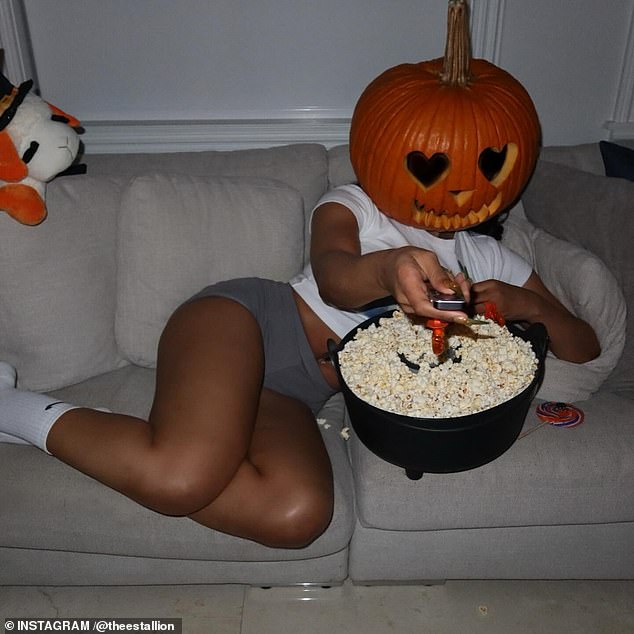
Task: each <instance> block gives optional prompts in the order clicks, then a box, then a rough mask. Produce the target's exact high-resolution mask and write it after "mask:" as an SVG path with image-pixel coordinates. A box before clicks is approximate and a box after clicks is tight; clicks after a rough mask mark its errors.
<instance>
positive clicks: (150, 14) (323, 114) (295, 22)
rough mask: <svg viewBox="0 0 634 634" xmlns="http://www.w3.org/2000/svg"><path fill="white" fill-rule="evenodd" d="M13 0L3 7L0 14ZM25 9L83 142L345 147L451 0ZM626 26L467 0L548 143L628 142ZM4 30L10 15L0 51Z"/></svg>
mask: <svg viewBox="0 0 634 634" xmlns="http://www.w3.org/2000/svg"><path fill="white" fill-rule="evenodd" d="M18 2H19V0H0V10H1V9H2V6H3V5H5V6H6V5H9V6H11V5H15V4H16V3H18ZM23 2H24V7H25V15H26V21H27V23H28V24H27V26H28V30H29V32H30V39H31V43H32V55H33V64H34V69H33V70H34V73H36V75H37V79H38V82H39V86H40V89H41V92H42V95H43V96H44V97H45V98H46V99H48V100H50V101H51V102H53V103H55V104H56V105H58V106H60V107H61V108H63V109H66V110H68V111H69V112H71V113H72V114H74V115H76V116H78V117H79V118H80V119H82V121H83V122H84V124H85V126H86V129H87V133H86V135H84V141H85V142H86V145H87V146H88V148H89V149H90V150H91V151H121V150H129V151H133V150H139V149H142V150H144V151H152V150H161V149H190V148H201V149H202V148H203V147H238V146H241V145H247V146H248V145H250V146H255V145H271V144H275V143H279V142H290V141H300V140H309V141H311V140H314V141H322V142H325V143H326V144H329V145H332V144H335V143H338V142H345V140H346V138H347V128H348V121H349V117H350V115H351V113H352V110H353V108H354V104H355V102H356V99H357V97H358V95H359V94H360V92H361V90H362V89H363V87H364V86H365V85H366V84H367V83H368V82H369V81H370V80H371V79H373V78H374V77H375V76H376V75H377V74H378V73H380V72H381V71H382V70H384V69H385V68H388V67H390V66H392V65H394V64H398V63H401V62H408V61H419V60H422V59H429V58H431V57H438V56H440V55H442V53H443V50H444V38H445V22H446V7H447V3H446V0H23ZM0 17H1V16H0ZM633 22H634V0H608V1H606V0H574V1H571V0H531V1H530V2H527V1H526V0H472V24H473V47H474V53H475V54H476V56H485V57H488V58H489V59H492V60H493V61H494V62H495V63H497V64H499V65H500V66H502V67H504V68H506V69H507V70H509V71H510V72H511V73H513V74H514V75H515V76H516V77H517V78H518V79H519V80H520V81H522V83H524V85H525V86H526V88H527V89H528V90H529V92H530V93H531V95H532V96H533V99H534V101H535V103H536V106H537V109H538V112H539V114H540V118H541V121H542V127H543V132H544V143H545V144H547V145H550V144H572V143H580V142H586V141H593V140H597V139H599V138H606V137H607V135H608V131H607V130H606V129H605V128H604V124H605V122H606V121H608V120H614V119H615V120H616V121H617V123H620V124H621V127H620V128H619V129H618V131H619V133H620V135H621V136H624V135H628V136H629V135H630V134H631V135H632V136H634V132H632V130H633V129H634V108H633V106H632V103H633V101H634V96H633V94H632V93H633V92H634V87H633V86H632V79H631V75H633V74H634V65H633V64H634V62H632V60H631V59H630V58H631V57H632V56H634V44H633V43H632V41H633V40H634V33H633V32H632V31H633V27H632V24H633ZM18 26H19V25H18ZM14 31H15V32H18V35H16V39H17V40H18V45H19V47H20V49H21V50H24V51H26V50H27V49H26V47H25V46H24V44H25V42H24V37H23V36H22V35H21V33H20V32H19V29H18V28H16V29H14ZM7 32H9V36H10V35H11V32H10V29H8V28H7V25H6V24H5V25H4V26H3V28H2V29H0V37H2V39H3V45H4V44H5V41H6V40H7V39H10V37H7ZM14 68H16V69H17V70H16V71H15V72H16V73H17V72H24V71H23V70H21V71H20V69H18V67H16V66H14ZM10 70H11V69H10V68H7V71H10ZM8 74H9V76H10V78H11V79H12V80H13V81H15V82H17V81H19V80H21V79H22V77H12V76H11V74H10V72H8ZM617 136H618V135H617Z"/></svg>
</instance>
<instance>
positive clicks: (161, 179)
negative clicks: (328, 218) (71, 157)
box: [115, 174, 304, 367]
mask: <svg viewBox="0 0 634 634" xmlns="http://www.w3.org/2000/svg"><path fill="white" fill-rule="evenodd" d="M303 230H304V209H303V199H302V196H301V194H300V193H299V192H298V191H296V190H294V189H292V188H291V187H289V186H288V185H285V184H284V183H281V182H278V181H273V180H263V179H249V178H229V177H198V176H185V175H176V174H172V175H164V174H163V175H159V174H156V175H147V176H139V177H137V178H135V179H133V180H132V181H131V183H130V184H129V186H128V187H127V189H126V191H125V192H124V194H123V200H122V205H121V215H120V219H119V249H118V262H117V264H118V286H117V308H116V319H115V335H116V339H117V343H118V345H119V348H120V350H121V352H122V354H123V355H124V356H125V357H126V358H127V359H128V360H130V361H131V362H133V363H135V364H137V365H141V366H145V367H153V366H154V365H155V363H156V348H157V344H158V340H159V337H160V335H161V332H162V330H163V327H164V325H165V323H166V321H167V320H168V318H169V317H170V315H171V314H172V312H173V311H174V309H176V308H177V307H178V306H179V305H180V304H181V303H182V302H183V301H185V300H187V299H188V298H189V297H191V296H192V295H193V294H194V293H196V292H198V291H199V290H201V289H202V288H204V287H205V286H207V285H209V284H213V283H214V282H218V281H221V280H226V279H230V278H237V277H250V276H259V277H267V278H270V279H275V280H288V279H290V277H291V276H293V275H294V274H295V273H297V272H298V271H299V270H300V269H301V267H302V262H303V255H304V240H303Z"/></svg>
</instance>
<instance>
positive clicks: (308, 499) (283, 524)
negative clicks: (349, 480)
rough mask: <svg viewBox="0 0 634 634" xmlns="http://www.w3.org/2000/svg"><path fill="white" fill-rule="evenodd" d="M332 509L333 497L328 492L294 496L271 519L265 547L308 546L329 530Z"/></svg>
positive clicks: (318, 491)
mask: <svg viewBox="0 0 634 634" xmlns="http://www.w3.org/2000/svg"><path fill="white" fill-rule="evenodd" d="M333 506H334V503H333V496H332V494H331V493H328V492H326V491H322V490H316V491H311V492H307V491H304V492H302V493H301V494H299V495H295V496H293V497H292V498H291V499H289V500H287V501H286V503H284V504H282V505H280V506H279V507H278V508H277V509H276V511H275V513H273V514H272V515H271V516H270V517H269V518H268V521H267V522H266V529H265V532H266V535H264V536H263V540H262V541H263V543H265V544H266V545H268V546H272V547H275V548H304V547H306V546H308V545H309V544H311V543H312V542H313V541H315V539H317V538H318V537H319V536H320V535H321V534H322V533H323V532H324V531H325V530H326V529H327V528H328V526H329V524H330V521H331V520H332V513H333Z"/></svg>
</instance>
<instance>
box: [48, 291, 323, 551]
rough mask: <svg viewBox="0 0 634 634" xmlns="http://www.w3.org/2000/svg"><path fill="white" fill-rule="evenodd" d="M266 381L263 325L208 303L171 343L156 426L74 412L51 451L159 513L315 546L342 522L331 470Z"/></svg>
mask: <svg viewBox="0 0 634 634" xmlns="http://www.w3.org/2000/svg"><path fill="white" fill-rule="evenodd" d="M262 373H263V359H262V343H261V335H260V331H259V328H258V326H257V323H256V322H255V320H254V319H253V317H252V315H251V314H250V313H249V312H248V311H246V310H245V309H244V308H243V307H242V306H240V305H239V304H237V303H235V302H233V301H231V300H228V299H224V298H206V299H202V300H199V301H197V302H194V303H191V304H188V305H186V306H184V307H182V308H181V309H179V310H178V311H177V312H176V313H175V314H174V316H173V317H172V319H171V320H170V322H169V323H168V325H167V326H166V329H165V332H164V333H163V336H162V338H161V343H160V346H159V357H158V364H157V387H156V395H155V400H154V405H153V407H152V412H151V414H150V417H149V418H150V420H149V423H150V424H149V425H148V424H146V422H145V421H142V420H139V419H135V418H132V417H128V416H122V415H117V414H108V413H103V412H96V411H93V410H87V409H78V410H71V411H69V412H67V413H66V414H64V415H63V416H62V417H61V418H60V419H59V420H58V422H57V423H56V424H55V425H54V426H53V428H52V429H51V432H50V434H49V436H48V441H47V446H48V449H49V451H50V452H51V453H52V454H53V455H55V456H57V457H58V458H60V459H61V460H63V461H64V462H66V463H68V464H70V465H72V466H74V467H75V468H77V469H79V470H80V471H82V472H84V473H87V474H88V475H91V476H92V477H94V478H96V479H97V480H99V481H101V482H103V483H104V484H107V485H108V486H110V487H112V488H114V489H116V490H117V491H120V492H122V493H124V494H125V495H127V496H128V497H130V498H132V499H134V500H136V501H137V502H139V503H141V504H143V505H145V506H148V507H150V508H152V509H154V510H157V511H160V512H162V513H166V514H171V515H190V516H192V517H193V518H194V519H196V521H198V522H200V523H202V524H205V525H206V526H210V527H213V528H218V529H219V530H221V531H225V532H228V533H232V534H235V535H239V536H242V537H247V538H250V539H255V540H257V541H260V542H262V543H266V544H269V545H275V546H290V547H294V546H300V545H304V544H306V543H308V542H310V541H311V540H312V539H314V538H315V537H316V536H317V535H318V534H319V533H320V532H321V531H323V529H324V528H325V527H326V525H327V523H328V521H329V520H330V515H331V513H332V475H331V471H330V464H329V461H328V457H327V455H326V451H325V449H324V447H323V443H322V441H321V437H320V435H319V432H318V431H317V429H316V425H315V423H314V419H313V418H312V415H311V414H310V411H309V410H308V409H307V408H306V407H305V406H304V405H303V404H301V403H298V402H296V401H294V400H293V399H290V398H287V397H284V396H282V395H280V394H276V393H274V392H271V391H268V390H264V391H262V390H261V381H262Z"/></svg>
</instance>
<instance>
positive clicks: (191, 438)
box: [149, 297, 264, 486]
mask: <svg viewBox="0 0 634 634" xmlns="http://www.w3.org/2000/svg"><path fill="white" fill-rule="evenodd" d="M263 368H264V358H263V352H262V338H261V334H260V329H259V327H258V325H257V323H256V321H255V319H254V318H253V316H252V315H251V313H250V312H249V311H248V310H246V309H245V308H244V307H243V306H241V305H240V304H239V303H237V302H235V301H233V300H230V299H226V298H223V297H208V298H203V299H198V300H196V301H194V302H191V303H187V304H185V305H184V306H181V307H180V308H179V309H178V310H177V311H176V312H175V313H174V314H173V315H172V317H171V318H170V320H169V322H168V324H167V325H166V327H165V330H164V332H163V334H162V336H161V340H160V343H159V350H158V357H157V376H156V394H155V398H154V403H153V406H152V411H151V413H150V417H149V422H150V424H151V425H152V427H153V430H154V442H155V443H156V444H157V445H159V446H163V447H167V448H169V451H170V453H171V454H177V453H186V454H187V456H188V460H190V461H192V462H193V463H194V467H193V468H195V467H199V468H200V470H201V471H203V472H208V474H209V476H213V477H214V479H217V478H218V476H219V474H222V476H221V478H220V481H218V482H217V484H218V486H222V485H224V484H226V482H227V481H228V479H229V478H230V477H231V475H232V474H233V473H234V472H235V471H236V470H237V468H238V466H239V464H240V463H241V462H242V460H243V459H244V458H245V456H246V454H247V451H248V448H249V445H250V443H251V436H252V433H253V427H254V424H255V419H256V416H257V411H258V406H259V400H260V392H261V386H262V377H263ZM198 463H200V464H198ZM223 481H224V482H223Z"/></svg>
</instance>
